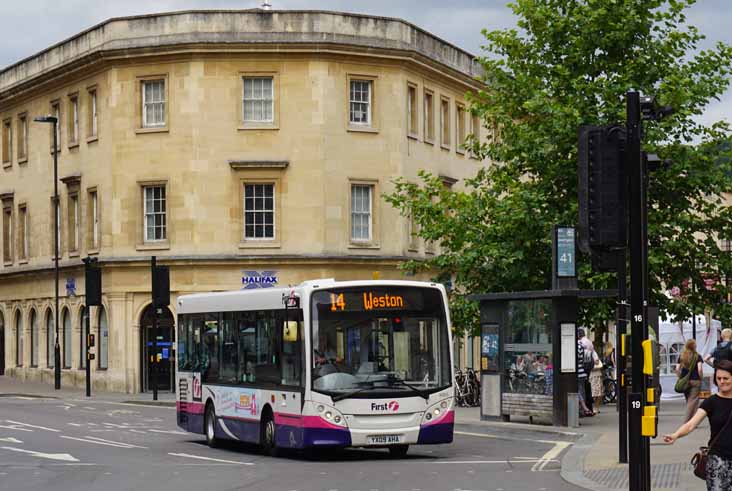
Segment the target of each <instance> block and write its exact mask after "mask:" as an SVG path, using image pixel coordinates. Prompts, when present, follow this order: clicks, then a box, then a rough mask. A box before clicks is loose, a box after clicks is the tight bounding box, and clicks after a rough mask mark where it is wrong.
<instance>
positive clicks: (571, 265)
mask: <svg viewBox="0 0 732 491" xmlns="http://www.w3.org/2000/svg"><path fill="white" fill-rule="evenodd" d="M556 230H557V276H558V277H559V278H574V277H575V276H576V275H577V273H576V271H575V254H574V239H575V238H574V228H572V227H557V229H556Z"/></svg>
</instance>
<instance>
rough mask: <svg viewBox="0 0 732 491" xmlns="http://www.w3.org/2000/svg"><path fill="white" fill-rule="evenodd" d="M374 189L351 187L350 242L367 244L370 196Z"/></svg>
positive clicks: (371, 187) (369, 233) (358, 185)
mask: <svg viewBox="0 0 732 491" xmlns="http://www.w3.org/2000/svg"><path fill="white" fill-rule="evenodd" d="M373 189H374V187H373V186H371V185H368V184H352V185H351V240H353V241H358V242H368V241H370V240H371V232H372V230H371V229H372V203H371V201H372V200H371V195H372V193H373Z"/></svg>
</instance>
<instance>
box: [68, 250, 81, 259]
mask: <svg viewBox="0 0 732 491" xmlns="http://www.w3.org/2000/svg"><path fill="white" fill-rule="evenodd" d="M79 255H80V254H79V251H69V259H71V258H72V257H79Z"/></svg>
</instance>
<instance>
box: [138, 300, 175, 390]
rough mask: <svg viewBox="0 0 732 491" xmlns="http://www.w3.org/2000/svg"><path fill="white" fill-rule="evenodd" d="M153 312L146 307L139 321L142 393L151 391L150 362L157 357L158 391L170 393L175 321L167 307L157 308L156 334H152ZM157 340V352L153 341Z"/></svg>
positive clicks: (172, 376) (149, 307)
mask: <svg viewBox="0 0 732 491" xmlns="http://www.w3.org/2000/svg"><path fill="white" fill-rule="evenodd" d="M152 326H153V310H152V305H148V306H147V308H145V311H144V312H143V313H142V318H141V320H140V327H141V334H142V336H141V337H142V340H141V341H142V343H141V347H142V349H141V351H142V352H141V353H140V362H141V363H140V365H141V366H140V374H141V381H140V383H141V387H142V392H149V391H152V373H151V366H152V364H151V362H152V360H154V359H155V357H156V356H157V358H158V360H159V363H158V374H157V380H158V390H159V391H162V392H172V391H173V388H174V387H175V360H176V357H175V336H174V332H175V331H174V329H175V320H174V318H173V314H172V313H171V312H170V310H169V309H168V307H159V308H158V328H157V333H154V332H153V327H152ZM155 339H156V340H157V352H156V351H155V346H154V345H153V340H155Z"/></svg>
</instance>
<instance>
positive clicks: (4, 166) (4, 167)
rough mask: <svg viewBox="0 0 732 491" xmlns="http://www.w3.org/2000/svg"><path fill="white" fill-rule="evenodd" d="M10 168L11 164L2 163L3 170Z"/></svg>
mask: <svg viewBox="0 0 732 491" xmlns="http://www.w3.org/2000/svg"><path fill="white" fill-rule="evenodd" d="M12 166H13V163H12V162H3V169H10V168H11V167H12Z"/></svg>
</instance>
